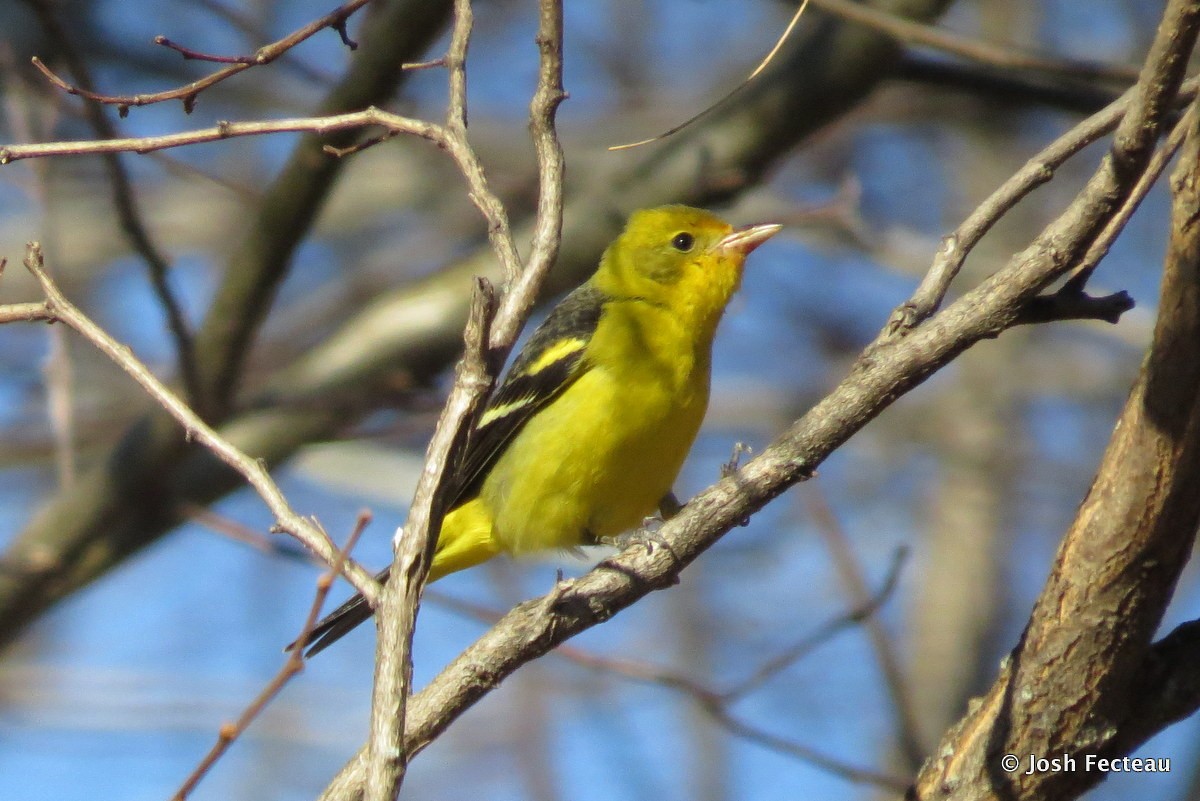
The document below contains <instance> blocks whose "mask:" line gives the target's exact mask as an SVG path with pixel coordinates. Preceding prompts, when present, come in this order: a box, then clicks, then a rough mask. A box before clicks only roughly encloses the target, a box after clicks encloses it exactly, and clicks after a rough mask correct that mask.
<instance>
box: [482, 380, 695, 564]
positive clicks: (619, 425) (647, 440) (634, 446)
mask: <svg viewBox="0 0 1200 801" xmlns="http://www.w3.org/2000/svg"><path fill="white" fill-rule="evenodd" d="M639 378H640V379H642V380H636V381H626V382H624V383H618V382H617V380H616V379H615V378H614V377H613V376H612V374H611V373H609V372H608V371H607V370H605V369H604V368H602V367H597V368H594V369H592V370H589V371H588V372H587V373H585V374H584V375H583V376H581V377H580V378H579V380H578V381H576V382H575V383H574V384H572V385H571V386H570V387H569V388H568V389H567V391H566V392H565V393H563V395H562V396H561V397H560V398H558V399H557V400H556V401H555V402H554V403H551V404H550V405H549V406H548V407H547V408H546V409H544V410H542V411H541V412H540V413H539V414H537V415H536V416H535V417H534V418H533V419H532V420H530V422H529V423H528V424H527V426H526V428H525V429H524V430H523V431H522V432H521V435H520V436H518V437H517V438H516V439H515V440H514V441H513V442H512V443H511V444H510V446H509V447H508V449H507V451H506V452H505V453H504V454H503V455H502V456H501V457H500V461H499V462H498V463H497V465H496V467H495V469H493V470H492V471H491V475H490V477H489V478H488V479H487V480H486V481H485V482H484V484H483V487H482V490H481V500H482V501H483V503H484V504H485V505H486V507H487V508H488V509H489V511H490V512H491V515H492V521H493V529H492V536H493V538H494V539H495V541H496V543H497V544H498V545H499V546H500V548H502V549H503V550H507V551H510V552H514V553H520V552H525V551H532V550H539V549H545V548H567V547H572V546H576V545H580V544H586V543H588V542H591V541H593V540H594V539H595V538H597V537H612V536H615V535H617V534H620V533H621V532H623V531H626V530H628V529H631V528H633V527H635V526H637V525H640V524H641V522H642V520H643V519H644V518H645V517H647V516H649V515H652V514H653V513H654V512H655V510H656V509H657V508H658V503H659V501H660V500H661V499H662V497H663V496H664V495H665V494H666V493H667V492H669V491H670V489H671V485H672V484H673V483H674V481H675V477H676V476H677V475H678V474H679V469H680V467H681V466H682V465H683V461H684V458H685V457H686V456H687V452H688V450H689V449H690V447H691V444H692V441H693V440H694V439H695V436H696V432H697V430H698V429H699V427H700V422H701V420H702V419H703V417H704V411H705V407H706V405H707V401H708V397H707V395H708V380H707V375H704V376H703V377H697V380H694V381H689V382H687V386H685V387H684V388H683V390H682V391H681V390H680V388H679V387H672V386H671V385H669V384H667V383H666V382H665V381H663V380H662V378H661V377H660V376H657V375H655V374H645V375H643V376H639ZM530 443H533V445H530ZM501 476H502V477H504V478H500V477H501Z"/></svg>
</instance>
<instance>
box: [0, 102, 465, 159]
mask: <svg viewBox="0 0 1200 801" xmlns="http://www.w3.org/2000/svg"><path fill="white" fill-rule="evenodd" d="M372 125H378V126H380V127H383V128H386V129H388V130H390V131H395V132H397V133H406V134H412V135H413V136H418V137H421V138H422V139H428V140H430V141H431V142H434V143H436V144H438V145H439V146H445V145H447V142H446V132H445V129H444V128H442V126H440V125H436V124H434V123H431V122H424V121H422V120H415V119H411V118H409V117H402V116H400V115H398V114H392V113H390V112H387V111H382V110H380V109H378V108H375V107H373V106H372V107H370V108H366V109H363V110H362V111H352V112H348V113H346V114H334V115H331V116H327V117H299V118H294V119H282V120H266V121H259V122H224V121H222V122H218V123H217V124H216V125H215V126H213V127H211V128H201V129H198V130H194V131H181V132H179V133H173V134H163V135H161V136H141V137H125V138H121V139H111V140H94V139H89V140H83V141H77V142H44V143H39V144H29V145H4V146H0V165H3V164H8V163H10V162H13V161H19V160H21V159H28V158H46V157H48V156H82V155H87V154H90V153H150V152H152V151H155V150H166V149H167V148H172V147H182V146H184V145H198V144H203V143H205V142H219V141H221V140H223V139H232V138H234V137H239V136H263V135H264V134H273V133H296V132H307V133H317V134H326V133H332V132H334V131H344V130H348V129H352V128H364V127H369V126H372Z"/></svg>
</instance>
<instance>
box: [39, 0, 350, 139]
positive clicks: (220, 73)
mask: <svg viewBox="0 0 1200 801" xmlns="http://www.w3.org/2000/svg"><path fill="white" fill-rule="evenodd" d="M370 1H371V0H349V2H346V3H343V4H342V5H341V6H338V7H337V8H335V9H334V10H333V11H331V12H329V13H328V14H326V15H325V16H323V17H321V18H320V19H316V20H313V21H312V22H310V23H308V24H307V25H305V26H304V27H302V28H298V29H297V30H295V31H293V32H292V33H290V34H288V35H287V36H285V37H283V38H282V39H279V40H277V41H275V42H272V43H270V44H268V45H264V46H263V47H260V48H259V49H258V50H256V51H254V54H253V55H250V56H240V57H218V56H209V57H204V56H203V55H202V54H199V53H197V52H196V51H192V50H187V49H186V48H183V47H182V46H180V45H176V44H175V43H174V42H171V41H170V40H168V39H167V38H166V37H163V36H158V37H155V39H154V43H155V44H160V45H163V46H165V47H170V48H171V49H173V50H177V51H179V52H181V53H183V55H184V58H203V60H205V61H228V62H232V63H230V64H229V66H228V67H225V68H223V69H220V70H217V71H216V72H214V73H212V74H210V75H206V76H204V77H203V78H200V79H198V80H195V81H192V82H191V83H189V84H186V85H184V86H180V87H177V88H175V89H168V90H166V91H163V92H152V93H149V94H140V95H106V94H101V93H100V92H94V91H92V90H91V89H88V88H87V87H85V86H73V85H72V84H70V83H68V82H67V81H64V80H63V79H62V78H60V77H59V76H58V75H56V74H54V72H53V71H51V69H50V68H49V67H47V66H46V65H45V64H43V63H42V61H41V59H39V58H37V57H36V56H35V57H34V58H33V66H35V67H37V68H38V70H39V71H41V73H42V74H43V75H44V76H46V79H47V80H49V81H50V82H51V83H52V84H54V85H55V86H57V87H58V88H59V89H61V90H62V91H64V92H67V93H68V94H72V95H78V96H79V97H82V98H85V99H87V100H92V101H94V102H96V103H103V104H104V105H109V106H116V107H117V113H119V114H120V115H121V116H122V117H124V116H126V115H127V114H128V113H129V109H130V108H131V107H132V106H148V105H150V104H152V103H162V102H163V101H166V100H179V101H182V102H183V109H184V111H186V112H187V113H189V114H190V113H191V112H192V109H193V108H195V105H196V98H197V97H198V96H199V95H200V93H201V92H203V91H204V90H205V89H208V88H209V87H211V86H215V85H216V84H218V83H220V82H221V81H224V80H225V79H227V78H231V77H233V76H234V75H237V74H238V73H241V72H245V71H246V70H248V69H250V68H251V67H257V66H261V65H263V64H270V63H271V62H272V61H274V60H275V59H277V58H279V57H280V56H281V55H283V54H284V53H286V52H287V51H289V50H291V49H292V48H293V47H295V46H296V45H298V44H300V43H301V42H303V41H304V40H305V39H308V38H309V37H310V36H312V35H313V34H316V33H318V32H320V31H322V30H324V29H326V28H331V29H333V30H335V31H337V33H338V35H339V36H340V37H341V39H342V42H343V43H344V44H345V45H346V46H347V47H349V48H350V49H351V50H353V49H355V48H356V47H357V46H358V45H357V44H356V43H355V42H353V41H351V40H350V38H349V37H348V36H347V35H346V20H347V19H348V18H349V17H350V15H352V14H353V13H354V12H355V11H358V9H360V8H362V7H363V6H365V5H366V4H367V3H369V2H370ZM189 54H190V55H189Z"/></svg>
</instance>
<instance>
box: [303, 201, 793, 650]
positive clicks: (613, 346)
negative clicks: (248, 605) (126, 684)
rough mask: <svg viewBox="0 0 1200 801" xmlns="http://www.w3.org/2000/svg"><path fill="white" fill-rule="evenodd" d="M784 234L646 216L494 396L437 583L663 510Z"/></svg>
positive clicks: (340, 624) (350, 605) (698, 218)
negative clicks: (760, 261)
mask: <svg viewBox="0 0 1200 801" xmlns="http://www.w3.org/2000/svg"><path fill="white" fill-rule="evenodd" d="M779 229H780V226H778V225H750V226H746V227H744V228H734V227H733V226H731V225H729V224H728V223H726V222H724V221H723V220H721V219H720V218H718V217H716V216H714V215H713V214H710V213H709V212H707V211H703V210H701V209H694V208H689V207H687V206H664V207H661V208H656V209H646V210H643V211H638V212H634V214H633V215H632V216H631V217H630V218H629V222H628V224H627V225H626V226H625V230H624V231H623V232H622V233H621V235H620V236H619V237H617V239H616V240H615V241H614V242H613V243H612V244H611V245H610V246H609V247H608V249H607V250H606V251H605V252H604V256H603V257H602V258H601V259H600V267H599V269H597V270H596V273H595V274H594V275H593V276H592V277H591V278H590V279H589V280H588V281H587V282H586V283H584V284H583V285H582V286H580V287H579V288H578V289H576V290H575V291H574V292H572V293H570V294H569V295H567V297H566V298H564V299H563V300H562V302H560V303H559V304H558V305H557V306H556V307H555V308H554V310H553V311H551V312H550V315H549V316H548V317H547V318H546V321H545V322H543V323H542V324H541V326H539V327H538V329H537V330H536V331H535V332H534V333H533V336H531V337H530V338H529V341H528V343H526V345H525V347H524V348H523V349H522V350H521V352H520V354H519V355H518V356H517V358H516V360H515V361H514V362H513V365H512V368H511V369H510V370H509V371H508V375H507V376H506V377H505V379H504V381H503V382H502V383H501V385H500V387H499V389H497V390H496V392H495V394H494V395H493V396H492V398H491V400H490V402H489V404H488V406H487V408H486V410H485V411H484V413H483V415H482V417H481V418H480V420H479V424H478V426H477V428H476V430H475V431H474V432H473V434H472V435H471V437H470V439H469V440H468V443H467V447H466V454H465V457H464V459H463V462H462V466H461V468H460V469H459V470H458V474H457V476H456V477H455V481H456V486H455V487H454V488H452V490H451V498H452V500H451V501H450V511H449V512H448V513H447V514H446V516H445V519H444V520H443V521H442V531H441V535H440V537H439V538H438V543H437V550H436V551H435V553H434V556H433V563H432V566H431V568H430V571H429V581H435V580H437V579H439V578H441V577H442V576H445V575H446V574H448V573H453V572H455V571H457V570H463V569H465V568H468V567H473V566H474V565H477V564H479V563H481V562H484V561H486V560H488V559H490V558H492V557H493V556H495V555H497V554H499V553H512V554H520V553H527V552H529V551H536V550H543V549H548V548H573V547H576V546H580V545H591V544H595V543H597V542H600V541H603V540H607V539H610V538H612V537H615V536H617V535H618V534H621V533H622V532H624V531H627V530H629V529H631V528H634V527H635V526H637V525H639V524H640V523H641V522H642V521H643V520H644V519H645V518H646V517H648V516H649V515H652V514H653V513H654V511H655V510H656V509H657V508H658V507H659V504H660V502H661V501H662V500H663V499H664V498H665V497H666V496H667V495H668V494H669V493H670V491H671V486H672V484H673V483H674V481H675V477H676V476H677V475H678V474H679V470H680V468H681V467H682V466H683V460H684V458H685V457H686V456H687V453H688V450H690V449H691V447H692V442H693V441H694V440H695V438H696V433H697V431H699V429H700V422H701V420H703V418H704V412H705V409H706V408H707V406H708V391H709V374H710V366H711V362H712V343H713V336H714V335H715V333H716V330H717V323H719V322H720V320H721V316H722V315H723V314H724V312H725V307H726V305H727V304H728V303H729V299H730V298H731V297H732V296H733V293H734V292H735V291H737V288H738V286H739V285H740V283H741V279H742V267H743V264H744V263H745V259H746V256H747V254H749V253H750V251H752V250H754V249H755V248H756V247H758V246H759V245H761V244H762V243H763V242H765V241H766V240H768V239H770V238H771V237H772V236H774V235H775V234H776V233H778V232H779ZM386 577H387V571H386V570H385V571H383V572H382V573H380V575H379V578H380V580H381V581H382V580H383V579H385V578H386ZM371 614H372V610H371V607H370V606H369V605H368V604H367V603H366V601H365V599H363V597H362V596H361V595H357V596H355V597H354V598H351V599H350V600H349V601H347V602H346V603H345V604H343V605H342V606H340V607H339V608H338V609H336V610H335V611H334V612H332V613H331V614H330V615H329V616H328V617H326V618H325V619H324V620H322V621H321V622H320V623H318V624H317V626H316V628H315V629H314V630H313V632H312V634H311V637H310V642H311V643H312V644H311V647H310V648H309V649H308V655H309V656H311V655H313V654H315V653H317V652H319V651H322V650H324V649H325V648H327V647H328V646H329V645H331V644H332V643H333V642H335V641H336V640H338V639H340V638H341V637H342V636H343V635H344V634H346V632H348V631H350V630H351V629H353V628H354V627H355V626H357V625H358V624H360V623H362V622H363V621H364V620H366V619H367V618H369V617H370V616H371Z"/></svg>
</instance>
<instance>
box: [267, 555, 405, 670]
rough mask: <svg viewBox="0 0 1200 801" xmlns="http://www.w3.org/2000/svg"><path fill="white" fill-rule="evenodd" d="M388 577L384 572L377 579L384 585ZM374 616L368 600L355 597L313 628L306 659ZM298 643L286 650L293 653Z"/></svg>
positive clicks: (292, 643) (308, 641)
mask: <svg viewBox="0 0 1200 801" xmlns="http://www.w3.org/2000/svg"><path fill="white" fill-rule="evenodd" d="M387 576H388V571H386V570H384V571H383V572H382V573H380V574H379V575H378V576H376V578H377V579H378V580H379V581H380V582H381V583H382V582H384V581H387ZM374 614H375V610H374V609H372V608H371V605H370V604H368V603H367V599H366V598H364V597H362V595H355V596H354V597H352V598H351V599H350V600H348V601H346V602H345V603H344V604H342V605H341V606H339V607H338V608H337V609H334V610H333V611H332V612H330V613H329V614H328V615H326V616H325V617H324V618H322V619H321V620H320V621H319V622H318V623H317V625H315V626H313V630H312V631H311V632H309V634H308V640H307V641H306V643H305V651H304V656H305V658H311V657H313V656H316V655H317V654H319V653H321V652H322V651H324V650H325V649H326V648H328V647H329V646H331V645H333V644H334V643H335V642H337V641H338V640H340V639H341V638H342V637H345V636H346V635H347V634H349V633H350V632H351V631H353V630H354V629H356V628H357V627H358V626H359V625H360V624H361V623H363V622H364V621H367V620H370V619H371V616H372V615H374ZM298 643H299V640H296V641H294V642H291V643H289V644H288V646H287V648H285V649H284V650H285V651H293V650H295V649H296V645H297V644H298Z"/></svg>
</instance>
